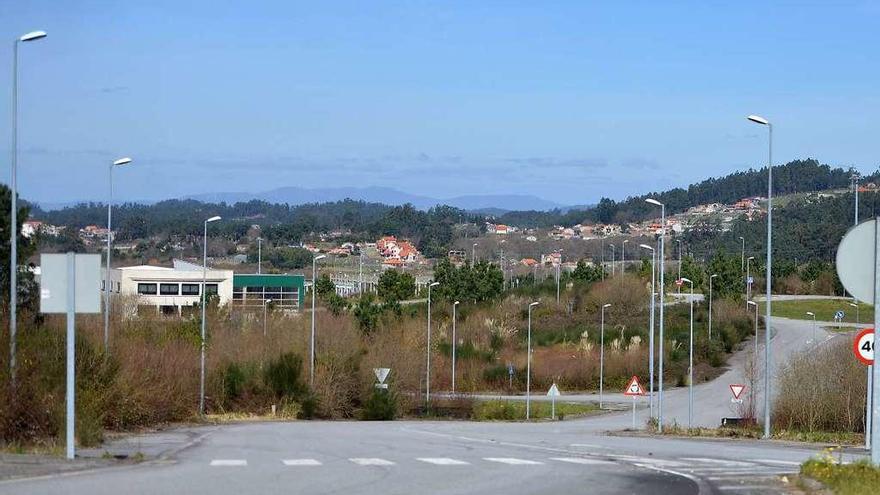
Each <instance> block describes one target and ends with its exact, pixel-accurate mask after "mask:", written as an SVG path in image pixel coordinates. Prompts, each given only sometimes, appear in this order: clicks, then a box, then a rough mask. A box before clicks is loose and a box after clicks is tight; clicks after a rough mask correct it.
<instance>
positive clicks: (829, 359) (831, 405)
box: [773, 339, 866, 432]
mask: <svg viewBox="0 0 880 495" xmlns="http://www.w3.org/2000/svg"><path fill="white" fill-rule="evenodd" d="M778 377H779V385H778V393H777V395H776V398H775V401H774V404H773V409H774V415H773V419H774V420H775V425H776V427H777V428H781V429H786V430H801V431H808V432H813V431H835V432H863V431H865V430H864V427H865V425H864V417H865V387H866V383H865V367H864V366H863V365H862V364H860V363H859V362H858V361H857V360H855V359H854V358H853V357H852V348H851V343H850V340H849V339H838V340H837V341H832V342H830V343H829V344H828V345H827V346H826V347H824V348H821V347H820V348H818V349H816V350H813V351H811V352H804V353H801V354H797V355H795V356H792V357H791V358H790V359H789V360H788V362H787V363H785V364H784V365H783V366H781V367H780V368H779V372H778Z"/></svg>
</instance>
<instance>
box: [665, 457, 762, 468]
mask: <svg viewBox="0 0 880 495" xmlns="http://www.w3.org/2000/svg"><path fill="white" fill-rule="evenodd" d="M681 460H683V461H692V462H702V463H705V464H720V465H722V466H730V467H733V466H754V465H755V464H754V463H751V462H741V461H731V460H728V459H710V458H707V457H682V458H681Z"/></svg>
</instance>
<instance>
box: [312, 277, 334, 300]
mask: <svg viewBox="0 0 880 495" xmlns="http://www.w3.org/2000/svg"><path fill="white" fill-rule="evenodd" d="M315 291H316V292H317V294H318V298H319V299H322V300H325V301H326V300H328V299H329V298H330V296H331V295H332V294H336V284H334V283H333V281H332V280H330V276H329V275H327V274H326V273H324V274H322V275H321V276H320V277H318V281H317V282H315Z"/></svg>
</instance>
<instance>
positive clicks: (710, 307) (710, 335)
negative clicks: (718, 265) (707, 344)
mask: <svg viewBox="0 0 880 495" xmlns="http://www.w3.org/2000/svg"><path fill="white" fill-rule="evenodd" d="M717 276H718V274H717V273H713V274H712V275H711V276H710V277H709V340H712V279H713V278H715V277H717Z"/></svg>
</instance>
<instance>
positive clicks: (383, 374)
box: [373, 368, 391, 383]
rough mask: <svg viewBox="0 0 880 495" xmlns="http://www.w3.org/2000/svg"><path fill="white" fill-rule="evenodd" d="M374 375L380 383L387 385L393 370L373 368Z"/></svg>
mask: <svg viewBox="0 0 880 495" xmlns="http://www.w3.org/2000/svg"><path fill="white" fill-rule="evenodd" d="M373 373H375V374H376V379H377V380H379V383H385V379H386V378H388V373H391V368H373Z"/></svg>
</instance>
